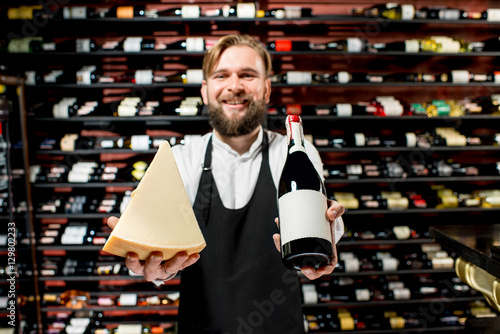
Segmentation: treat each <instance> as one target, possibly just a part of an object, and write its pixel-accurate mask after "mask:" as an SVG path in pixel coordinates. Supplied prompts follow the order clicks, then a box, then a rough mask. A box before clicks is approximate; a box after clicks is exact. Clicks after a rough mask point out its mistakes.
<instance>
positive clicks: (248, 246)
mask: <svg viewBox="0 0 500 334" xmlns="http://www.w3.org/2000/svg"><path fill="white" fill-rule="evenodd" d="M270 72H271V59H270V56H269V53H268V52H267V51H266V50H265V48H264V47H263V46H262V44H261V43H259V42H257V41H256V40H255V39H253V38H252V37H249V36H246V35H245V36H242V35H229V36H225V37H222V38H221V39H220V40H219V41H218V42H217V43H216V44H215V45H214V46H213V47H212V48H211V49H210V50H209V51H208V52H207V54H206V56H205V58H204V60H203V74H204V80H203V83H202V87H201V95H202V97H203V101H204V103H205V104H206V105H207V106H208V110H209V115H210V124H211V126H212V127H213V132H212V133H209V134H206V135H204V136H203V137H201V138H199V139H198V140H194V141H193V142H190V143H189V144H187V145H183V146H174V147H173V151H174V155H175V159H176V162H177V164H178V167H179V170H180V173H181V176H182V179H183V181H184V184H185V187H186V190H187V192H188V196H189V197H190V199H191V202H192V203H193V209H194V211H195V214H196V217H197V220H198V222H199V225H200V228H201V230H202V231H203V234H204V236H205V239H206V242H207V246H206V248H205V249H204V250H203V251H202V252H201V257H200V255H199V254H194V255H191V256H187V254H186V253H179V254H177V255H176V256H175V257H174V258H173V259H171V260H169V261H166V262H165V263H162V262H161V254H156V253H152V254H151V255H150V256H149V258H148V259H147V260H146V261H145V262H144V263H143V262H141V261H139V260H138V258H137V256H136V255H135V254H129V255H128V256H127V259H126V262H125V264H126V265H127V267H128V268H129V269H130V270H132V271H133V272H134V273H136V274H141V275H143V276H144V277H145V279H146V280H148V281H153V280H156V279H160V280H166V279H170V278H172V277H173V276H175V274H176V273H177V272H178V271H179V270H183V271H182V275H181V297H180V306H179V333H180V334H184V333H223V334H226V333H231V334H233V333H267V334H274V333H276V334H277V333H287V334H288V333H303V332H304V322H303V315H302V310H301V302H300V294H299V292H300V291H299V290H300V288H299V283H298V278H297V275H296V273H295V272H293V271H290V270H288V269H286V268H285V267H284V265H283V264H282V263H281V257H280V254H279V252H277V251H276V248H277V249H278V250H279V249H280V246H279V244H280V239H279V234H278V228H277V225H276V224H275V223H273V220H275V217H276V216H277V207H276V189H277V183H278V181H279V177H280V173H281V169H282V168H283V165H284V162H285V158H286V138H285V137H284V136H283V135H281V134H277V133H274V132H270V131H265V130H263V128H262V126H261V124H262V122H263V121H264V119H265V117H266V104H267V103H268V102H269V98H270V95H271V83H270V80H269V74H270ZM306 149H307V151H308V155H309V156H310V158H311V160H312V161H313V163H314V164H315V167H316V168H317V170H318V171H319V172H321V170H322V163H321V159H320V156H319V154H318V152H317V150H316V149H315V148H314V146H313V145H312V144H310V143H306ZM165 191H168V189H166V190H165ZM343 212H344V208H343V206H342V205H340V204H339V203H337V202H333V201H330V207H329V208H328V210H327V212H326V213H325V214H326V215H327V218H328V219H329V220H330V221H331V222H333V221H336V223H332V224H331V225H332V240H335V241H336V242H337V241H338V240H339V239H340V236H341V235H342V233H343V224H342V221H341V220H336V218H339V217H340V216H341V215H342V214H343ZM116 222H117V218H115V217H111V218H110V219H109V220H108V224H109V225H110V226H111V227H114V225H115V224H116ZM276 223H278V222H277V220H276ZM273 241H274V242H273ZM334 257H335V258H334V261H333V262H332V263H331V264H330V265H327V266H325V267H322V268H319V269H317V270H316V269H315V268H303V269H302V272H303V274H304V275H305V276H306V277H308V278H309V279H316V278H318V277H320V276H322V275H325V274H329V273H331V272H332V271H333V269H334V267H335V265H336V263H337V258H336V250H335V247H334Z"/></svg>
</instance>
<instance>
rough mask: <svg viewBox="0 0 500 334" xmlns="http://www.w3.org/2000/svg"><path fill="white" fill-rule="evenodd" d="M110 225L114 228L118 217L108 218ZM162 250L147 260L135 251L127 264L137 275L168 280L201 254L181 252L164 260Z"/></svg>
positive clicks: (148, 278)
mask: <svg viewBox="0 0 500 334" xmlns="http://www.w3.org/2000/svg"><path fill="white" fill-rule="evenodd" d="M107 223H108V226H109V227H110V228H111V229H114V228H115V226H116V223H118V218H117V217H109V218H108V221H107ZM162 257H163V256H162V253H161V252H152V253H151V254H150V255H149V256H148V258H147V259H146V260H145V261H141V260H139V257H138V255H137V254H135V253H128V254H127V258H126V260H125V266H127V268H128V269H130V270H131V271H132V272H133V273H134V274H136V275H142V276H144V278H145V279H146V280H147V281H149V282H151V281H154V280H160V281H166V280H169V279H172V278H174V277H175V275H176V274H177V272H178V271H179V270H182V269H184V268H187V267H189V266H190V265H192V264H194V263H195V262H196V261H198V259H199V258H200V254H197V253H195V254H191V255H188V254H187V253H186V252H179V253H177V254H176V255H175V256H174V257H173V258H171V259H170V260H167V261H165V262H163V261H162Z"/></svg>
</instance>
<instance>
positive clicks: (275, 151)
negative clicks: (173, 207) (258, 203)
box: [172, 127, 344, 242]
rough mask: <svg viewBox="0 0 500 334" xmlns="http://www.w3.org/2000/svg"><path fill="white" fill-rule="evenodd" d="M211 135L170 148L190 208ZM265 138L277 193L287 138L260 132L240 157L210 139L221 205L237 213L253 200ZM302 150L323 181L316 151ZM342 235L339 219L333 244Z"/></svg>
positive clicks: (309, 146) (272, 133) (319, 160)
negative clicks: (263, 139) (265, 137)
mask: <svg viewBox="0 0 500 334" xmlns="http://www.w3.org/2000/svg"><path fill="white" fill-rule="evenodd" d="M212 134H213V132H211V133H207V134H205V135H203V136H201V137H194V138H191V139H190V140H189V141H188V142H187V143H185V144H184V145H176V146H173V147H172V151H173V153H174V157H175V161H176V163H177V166H178V167H179V172H180V174H181V177H182V180H183V182H184V186H185V188H186V191H187V194H188V197H189V199H190V201H191V205H193V204H194V201H195V199H196V194H197V192H198V185H199V182H200V178H201V171H202V169H201V168H200V166H201V165H202V164H203V162H204V160H205V152H206V148H207V144H208V140H209V138H210V136H212ZM264 134H266V135H267V136H268V139H269V140H268V142H269V167H270V169H271V174H272V177H273V181H274V185H275V186H276V189H278V182H279V179H280V176H281V171H282V169H283V166H284V164H285V160H286V151H287V138H286V136H284V135H282V134H280V133H277V132H272V131H267V130H263V129H262V127H261V129H260V131H259V134H258V137H257V139H256V140H255V142H254V143H253V144H252V146H251V147H250V149H249V150H248V151H247V152H245V153H244V154H242V155H240V154H239V153H238V152H236V151H234V150H233V149H232V148H231V147H230V146H229V145H227V144H226V143H224V142H222V141H221V140H220V139H219V138H218V137H217V136H216V135H213V139H212V145H213V150H212V174H213V177H214V181H215V184H216V185H217V189H218V191H219V196H220V198H221V201H222V203H223V204H224V206H225V207H226V208H227V209H240V208H242V207H244V206H245V205H246V204H247V203H248V202H249V201H250V198H251V197H252V194H253V192H254V189H255V186H256V184H257V179H258V176H259V172H260V167H261V162H262V155H261V154H259V153H260V152H261V149H262V136H263V135H264ZM305 148H306V151H307V154H308V156H309V158H310V159H311V161H312V163H313V164H314V167H315V168H316V170H317V171H318V173H319V175H321V177H323V163H322V161H321V157H320V155H319V152H318V150H317V149H316V147H314V145H313V144H312V143H310V142H308V141H307V140H306V141H305ZM343 233H344V224H343V222H342V219H337V220H336V226H335V239H336V240H335V242H337V241H338V240H339V239H340V237H341V236H342V234H343Z"/></svg>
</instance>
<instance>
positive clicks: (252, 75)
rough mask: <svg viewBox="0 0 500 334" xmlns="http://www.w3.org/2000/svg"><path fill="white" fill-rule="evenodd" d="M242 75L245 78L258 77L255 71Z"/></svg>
mask: <svg viewBox="0 0 500 334" xmlns="http://www.w3.org/2000/svg"><path fill="white" fill-rule="evenodd" d="M240 77H241V78H244V79H252V78H256V77H257V75H255V74H254V73H243V74H242V75H241V76H240Z"/></svg>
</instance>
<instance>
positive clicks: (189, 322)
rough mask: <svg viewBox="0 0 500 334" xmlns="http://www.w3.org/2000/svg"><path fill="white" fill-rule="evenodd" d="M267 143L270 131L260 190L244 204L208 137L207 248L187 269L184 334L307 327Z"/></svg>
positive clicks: (199, 202) (202, 220) (203, 187)
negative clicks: (279, 238)
mask: <svg viewBox="0 0 500 334" xmlns="http://www.w3.org/2000/svg"><path fill="white" fill-rule="evenodd" d="M267 142H268V139H267V135H266V133H264V134H263V140H262V165H261V168H260V172H259V178H258V181H257V185H256V188H255V191H254V193H253V195H252V198H251V199H250V201H249V203H248V204H247V205H246V206H245V207H243V208H241V209H237V210H230V209H227V208H225V207H224V205H223V203H222V201H221V199H220V197H219V193H218V191H217V186H216V185H215V182H214V180H213V175H212V172H211V160H212V138H210V140H209V142H208V145H207V151H206V153H205V163H204V165H203V172H202V176H201V180H200V185H199V187H198V193H197V195H196V200H195V203H194V206H193V209H194V212H195V214H196V218H197V220H198V223H199V225H200V228H201V230H202V232H203V235H204V237H205V240H206V243H207V246H206V247H205V249H204V250H203V251H202V252H201V253H200V259H199V260H198V261H197V262H196V263H195V264H194V265H192V266H190V267H188V268H186V269H184V270H183V271H182V273H181V294H180V305H179V317H178V318H179V327H178V331H179V334H188V333H189V334H190V333H196V334H199V333H200V334H201V333H220V334H240V333H241V334H250V333H251V334H259V333H260V334H281V333H287V334H295V333H304V321H303V313H302V308H301V303H300V287H299V281H298V278H297V274H296V272H294V271H290V270H288V269H286V268H285V267H284V265H283V264H282V263H281V255H280V253H279V252H278V251H277V250H276V247H275V246H274V242H273V238H272V236H273V234H274V233H277V232H278V228H277V226H276V224H275V222H274V219H275V218H276V217H277V205H276V187H275V186H274V183H273V179H272V175H271V171H270V168H269V159H268V157H269V153H268V143H267Z"/></svg>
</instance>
